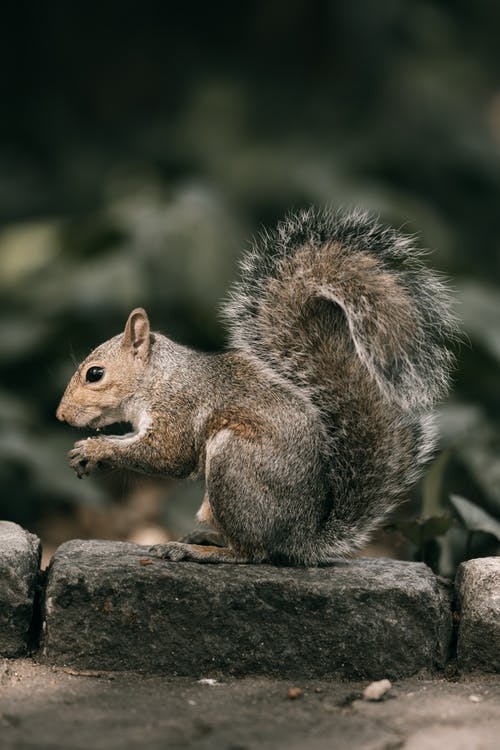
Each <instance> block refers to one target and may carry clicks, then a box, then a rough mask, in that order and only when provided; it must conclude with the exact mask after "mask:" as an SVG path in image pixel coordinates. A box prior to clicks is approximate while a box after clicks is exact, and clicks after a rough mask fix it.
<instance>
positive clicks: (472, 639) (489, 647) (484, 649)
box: [456, 557, 500, 672]
mask: <svg viewBox="0 0 500 750" xmlns="http://www.w3.org/2000/svg"><path fill="white" fill-rule="evenodd" d="M456 588H457V598H458V604H459V611H460V624H459V628H458V643H457V658H458V664H459V666H460V668H461V669H463V670H466V671H481V672H500V557H483V558H477V559H475V560H468V561H467V562H465V563H462V564H461V565H460V567H459V569H458V573H457V580H456Z"/></svg>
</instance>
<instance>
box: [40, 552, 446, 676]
mask: <svg viewBox="0 0 500 750" xmlns="http://www.w3.org/2000/svg"><path fill="white" fill-rule="evenodd" d="M451 629H452V628H451V609H450V605H449V591H448V590H447V589H446V587H445V586H444V584H442V583H441V582H440V581H439V579H437V578H436V577H435V576H434V575H433V574H432V572H431V571H430V569H429V568H427V567H426V566H425V565H423V564H420V563H407V562H400V561H394V560H375V559H363V560H352V561H348V562H347V561H339V562H338V564H335V565H332V566H330V567H325V568H286V567H273V566H268V565H228V564H223V565H200V564H197V563H187V562H168V561H164V560H160V559H154V558H151V557H150V556H149V554H148V551H147V548H143V547H140V546H138V545H134V544H129V543H120V542H98V541H87V542H84V541H78V540H75V541H71V542H67V543H66V544H64V545H62V546H61V547H60V548H59V549H58V551H57V552H56V555H55V556H54V559H53V561H52V563H51V566H50V568H49V571H48V580H47V588H46V600H45V609H44V638H43V657H42V658H44V659H45V660H46V661H48V662H49V663H52V664H59V665H60V664H66V665H70V666H72V667H75V668H79V669H108V670H138V671H144V672H150V673H154V672H161V673H164V674H169V675H191V676H206V675H207V674H212V675H214V674H225V675H240V676H241V675H259V674H260V675H267V676H273V675H276V676H280V677H292V676H302V677H319V676H331V675H340V676H345V677H359V678H361V677H366V678H370V679H371V678H373V679H376V678H382V677H389V678H396V677H399V676H402V675H409V674H412V673H414V672H416V671H417V670H419V669H421V668H423V667H430V668H433V667H436V666H442V665H443V663H444V661H445V658H446V653H447V649H448V645H449V642H450V638H451Z"/></svg>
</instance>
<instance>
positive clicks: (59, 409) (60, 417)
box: [56, 404, 66, 422]
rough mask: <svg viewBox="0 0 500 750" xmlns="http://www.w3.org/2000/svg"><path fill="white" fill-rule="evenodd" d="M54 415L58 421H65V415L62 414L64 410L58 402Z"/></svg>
mask: <svg viewBox="0 0 500 750" xmlns="http://www.w3.org/2000/svg"><path fill="white" fill-rule="evenodd" d="M56 417H57V418H58V419H59V421H60V422H65V421H66V417H65V416H64V411H63V408H62V404H59V406H58V407H57V411H56Z"/></svg>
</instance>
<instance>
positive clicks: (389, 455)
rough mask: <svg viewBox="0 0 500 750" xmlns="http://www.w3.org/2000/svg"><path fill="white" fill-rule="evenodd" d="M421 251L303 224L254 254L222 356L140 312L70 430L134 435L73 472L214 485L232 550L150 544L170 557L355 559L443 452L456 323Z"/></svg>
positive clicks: (86, 385)
mask: <svg viewBox="0 0 500 750" xmlns="http://www.w3.org/2000/svg"><path fill="white" fill-rule="evenodd" d="M421 255H422V252H421V251H419V250H417V249H416V247H415V245H414V241H413V239H411V238H409V237H406V236H404V235H402V234H400V233H399V232H397V231H396V230H394V229H392V228H389V227H385V226H383V225H381V224H380V223H379V221H378V220H377V219H374V218H372V217H370V216H369V215H368V214H367V213H365V212H361V211H351V212H335V211H333V210H331V209H316V208H310V209H308V210H303V211H300V212H298V213H294V214H290V215H289V216H288V217H287V218H285V219H284V220H283V221H281V222H280V223H279V224H278V226H277V228H276V229H275V230H273V231H266V232H263V233H262V234H261V235H260V236H259V237H258V238H257V240H256V241H255V242H254V243H253V246H252V249H251V250H250V251H249V252H248V253H247V254H246V256H244V257H243V260H242V263H241V279H240V281H239V282H237V283H236V284H235V286H234V287H233V289H232V292H231V294H230V297H229V300H228V301H227V302H226V304H225V307H224V309H223V314H224V317H225V319H226V321H227V323H228V327H229V332H230V338H229V346H228V347H227V349H225V350H224V351H223V352H222V353H209V354H208V353H201V352H197V351H194V350H192V349H190V348H187V347H185V346H181V345H179V344H178V343H175V342H174V341H172V340H171V339H169V338H167V337H166V336H164V335H162V334H160V333H153V332H151V330H150V324H149V320H148V316H147V314H146V312H145V311H144V310H143V309H142V308H137V309H135V310H133V311H132V312H131V313H130V315H129V317H128V320H127V322H126V325H125V330H124V331H123V333H121V334H119V335H117V336H115V337H114V338H112V339H110V340H109V341H106V342H105V343H104V344H101V346H99V347H98V348H97V349H95V350H94V351H93V352H92V353H91V354H90V355H89V356H88V357H87V359H85V361H84V362H83V363H82V364H81V365H80V366H79V368H78V370H77V371H76V373H75V374H74V375H73V377H72V379H71V381H70V382H69V384H68V386H67V388H66V391H65V393H64V395H63V397H62V400H61V403H60V405H59V407H58V410H57V417H58V418H59V419H60V420H63V421H66V422H68V423H69V424H70V425H73V426H77V427H89V428H93V429H100V428H102V427H104V426H106V425H110V424H112V423H115V422H123V421H126V422H129V423H131V424H132V427H133V430H134V431H133V432H131V433H129V434H126V435H122V436H111V435H98V436H96V437H89V438H86V439H84V440H80V441H79V442H77V443H76V444H75V446H74V448H73V450H71V451H70V452H69V454H68V455H69V461H70V465H71V467H72V468H73V469H75V471H76V473H77V475H78V476H79V477H82V476H83V475H85V474H89V473H90V472H92V471H93V470H94V469H96V468H97V467H100V466H103V465H104V466H109V467H116V468H127V469H132V470H134V471H137V472H142V473H145V474H149V475H157V476H158V475H159V476H169V477H184V478H198V477H201V476H204V477H205V486H206V493H205V496H204V498H203V501H202V505H201V508H200V509H199V511H198V513H197V518H198V520H199V521H201V522H206V523H208V524H211V525H212V526H213V527H214V529H215V530H216V532H217V533H218V535H219V536H220V538H221V539H222V541H220V540H216V543H213V544H201V543H200V544H194V543H189V538H188V540H187V541H178V542H170V543H168V544H163V545H156V546H155V547H153V548H151V552H152V554H156V555H158V556H160V557H163V558H165V559H169V560H191V561H198V562H234V563H245V562H247V563H250V562H269V563H275V564H288V565H321V564H328V563H329V562H331V561H332V560H334V559H336V558H339V557H344V556H347V555H349V554H351V553H352V552H354V551H355V550H357V549H359V548H360V547H361V546H362V545H363V544H364V543H366V541H367V540H368V538H369V536H370V534H371V533H372V532H373V531H374V530H375V528H376V527H377V526H379V525H380V524H381V522H382V521H383V520H384V519H385V518H386V517H387V515H388V514H389V513H390V512H391V511H392V510H393V508H394V507H395V506H396V505H397V504H398V503H399V502H400V501H402V500H404V499H405V496H406V494H407V491H408V490H409V488H410V487H411V486H412V485H413V484H414V483H415V481H416V480H417V479H418V477H419V476H420V475H421V473H422V469H423V466H424V465H425V463H426V462H427V461H428V460H429V459H430V457H431V455H432V453H433V450H434V447H435V444H436V428H435V419H434V414H433V405H434V403H435V402H436V400H437V399H439V398H441V397H443V396H444V395H445V393H446V392H447V390H448V383H449V376H450V370H451V367H452V364H453V355H452V353H451V351H450V349H449V348H448V346H447V340H448V339H449V338H450V337H452V336H453V334H454V332H455V331H456V322H455V319H454V316H453V314H452V312H451V300H450V293H449V290H448V288H447V285H446V283H445V282H444V281H443V280H442V279H441V277H440V276H439V275H438V274H437V273H435V272H433V271H431V270H429V269H428V268H427V267H426V266H424V264H423V263H422V261H421V259H420V256H421ZM193 539H196V534H194V537H191V541H193Z"/></svg>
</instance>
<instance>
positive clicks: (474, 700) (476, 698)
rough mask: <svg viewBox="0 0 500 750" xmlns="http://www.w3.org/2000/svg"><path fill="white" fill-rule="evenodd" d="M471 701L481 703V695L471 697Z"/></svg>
mask: <svg viewBox="0 0 500 750" xmlns="http://www.w3.org/2000/svg"><path fill="white" fill-rule="evenodd" d="M469 700H470V701H472V702H473V703H481V696H480V695H469Z"/></svg>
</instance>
